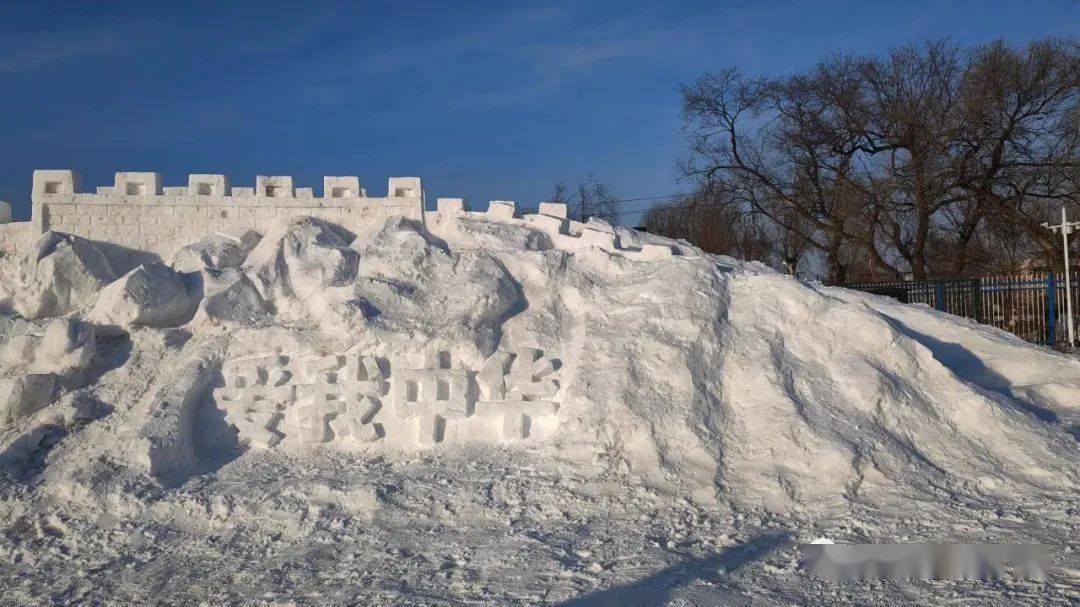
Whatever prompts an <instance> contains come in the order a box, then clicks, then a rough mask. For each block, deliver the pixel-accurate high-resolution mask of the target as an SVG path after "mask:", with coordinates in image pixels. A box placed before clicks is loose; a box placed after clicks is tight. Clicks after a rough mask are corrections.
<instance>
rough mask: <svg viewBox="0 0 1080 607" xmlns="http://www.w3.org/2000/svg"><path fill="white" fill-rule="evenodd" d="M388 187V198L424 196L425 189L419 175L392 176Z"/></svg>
mask: <svg viewBox="0 0 1080 607" xmlns="http://www.w3.org/2000/svg"><path fill="white" fill-rule="evenodd" d="M386 188H387V189H386V191H387V197H388V198H423V197H424V189H423V187H422V186H421V184H420V178H419V177H391V178H390V179H389V180H388V183H387V186H386Z"/></svg>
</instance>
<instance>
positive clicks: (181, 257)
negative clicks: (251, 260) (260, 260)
mask: <svg viewBox="0 0 1080 607" xmlns="http://www.w3.org/2000/svg"><path fill="white" fill-rule="evenodd" d="M258 242H259V235H258V234H256V233H255V232H251V231H248V232H245V233H244V234H243V235H241V236H239V237H236V236H232V235H229V234H216V233H215V234H210V235H208V236H205V237H203V238H201V239H199V240H198V241H197V242H193V243H191V244H189V245H187V246H186V247H183V248H182V249H180V250H179V251H177V252H176V255H174V256H173V261H172V267H173V269H174V270H176V271H177V272H188V273H190V272H198V271H200V270H206V269H209V270H224V269H226V268H238V267H240V266H241V265H243V263H244V258H246V257H247V254H248V253H249V252H250V251H251V249H253V248H254V247H255V245H256V244H258Z"/></svg>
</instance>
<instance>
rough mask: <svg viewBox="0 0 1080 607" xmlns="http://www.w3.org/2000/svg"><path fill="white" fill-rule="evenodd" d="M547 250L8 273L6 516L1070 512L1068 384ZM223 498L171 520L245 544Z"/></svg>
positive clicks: (733, 282) (437, 247)
mask: <svg viewBox="0 0 1080 607" xmlns="http://www.w3.org/2000/svg"><path fill="white" fill-rule="evenodd" d="M574 226H575V224H571V234H569V235H567V234H561V235H555V236H553V235H552V234H551V233H550V232H548V231H545V230H543V229H537V227H536V226H535V225H533V223H532V222H530V221H526V220H521V219H513V218H507V219H505V220H502V221H494V220H492V219H489V218H487V217H484V216H483V215H482V214H467V213H460V214H458V215H457V216H453V217H445V216H439V217H437V218H432V219H431V220H430V221H429V222H428V224H427V226H421V225H419V224H417V223H413V222H410V221H406V220H402V219H393V220H390V221H388V222H387V223H386V225H385V226H383V227H382V229H381V230H378V231H375V232H373V233H370V234H362V235H355V234H349V233H346V232H344V231H343V230H341V229H340V228H338V227H337V226H334V225H330V224H327V223H324V222H322V221H319V220H316V219H311V218H302V219H298V220H294V221H292V222H290V223H288V224H286V225H282V226H281V227H280V228H279V229H278V230H276V231H273V232H270V233H267V234H263V235H258V234H253V233H248V234H244V235H221V234H211V235H207V237H206V238H205V239H203V240H201V241H199V242H196V243H192V245H190V246H189V247H188V248H187V249H185V250H183V251H181V252H180V254H178V255H177V257H176V259H175V260H160V261H159V262H149V263H141V264H139V265H134V264H133V263H132V262H130V260H129V259H127V258H120V257H112V256H111V255H112V254H107V253H106V252H103V250H104V249H105V247H101V246H98V245H97V244H95V243H91V242H88V241H85V240H83V239H81V238H78V237H74V236H70V235H66V234H53V233H49V234H46V235H44V236H41V237H40V238H39V239H38V240H37V242H36V243H21V244H19V246H9V247H8V250H7V251H6V252H5V254H4V255H3V257H0V310H2V311H3V314H2V315H0V355H2V358H0V360H2V362H0V365H2V366H0V392H2V393H0V407H2V409H0V422H2V423H3V424H4V426H3V429H2V430H0V463H2V465H3V474H4V476H5V482H4V484H3V494H4V500H5V502H4V503H5V504H7V505H6V508H7V509H8V515H9V516H10V517H12V518H14V517H17V516H18V513H19V512H25V511H28V510H33V509H35V508H38V506H36V505H35V504H48V505H49V507H50V508H61V509H62V510H63V511H64V512H65V513H66V514H67V515H69V516H82V514H80V513H83V514H85V517H87V518H88V519H93V518H95V517H99V516H101V515H102V514H103V513H108V515H109V516H110V517H117V518H119V519H135V518H138V517H140V516H144V515H145V514H146V513H148V512H155V509H156V508H158V510H156V512H158V513H159V514H160V513H161V512H164V511H166V510H167V509H165V510H162V509H161V508H164V506H161V507H160V508H159V506H158V504H169V503H173V502H170V500H174V499H175V496H176V495H178V493H177V492H184V491H186V490H188V488H191V487H193V486H196V485H198V486H205V483H207V482H212V481H213V479H214V478H215V477H219V478H222V479H225V478H229V479H231V480H230V481H229V483H231V484H230V485H228V486H229V487H231V486H234V485H235V483H246V484H250V485H252V486H258V485H259V483H263V482H273V483H278V484H280V483H281V482H286V481H284V480H282V479H286V480H287V479H295V483H296V484H295V486H294V487H293V490H295V491H297V492H299V494H301V495H307V496H308V497H310V498H311V499H315V498H314V497H311V496H312V495H316V494H317V495H318V499H319V500H321V501H327V502H330V503H335V504H338V505H339V506H341V507H343V508H346V510H347V511H348V509H350V508H351V509H360V510H364V509H365V508H367V507H368V506H365V505H364V504H367V502H369V501H372V500H375V501H377V498H376V497H375V496H373V495H372V494H370V493H369V492H366V490H364V491H360V492H359V493H356V492H351V491H352V490H351V489H327V487H326V485H325V482H326V479H325V475H323V476H321V477H320V479H321V480H320V481H319V483H314V484H306V481H304V480H303V478H304V477H303V475H304V469H302V468H298V469H296V470H284V469H281V468H280V463H281V462H285V463H288V462H296V461H307V462H312V461H315V462H318V461H325V462H331V461H339V460H340V458H346V460H347V461H349V462H354V464H348V465H345V466H346V467H347V466H349V465H365V464H363V462H368V463H372V462H390V463H389V464H388V465H391V466H394V465H402V466H406V465H408V462H415V461H420V460H423V461H428V460H427V459H426V458H430V457H439V458H443V457H446V458H454V459H455V460H456V461H457V460H460V459H461V458H463V457H464V458H466V459H468V458H474V457H475V458H480V459H481V460H484V459H485V458H494V459H490V460H485V461H487V462H488V463H487V464H478V465H487V466H490V465H492V463H491V462H497V461H502V460H503V459H504V458H505V457H508V456H506V455H505V454H506V453H508V452H509V453H515V454H520V455H521V457H527V458H538V459H540V460H543V461H548V462H551V463H552V465H556V466H565V467H566V468H565V469H567V470H576V471H577V472H576V473H575V474H579V475H586V476H587V475H595V476H596V477H597V478H598V479H602V478H605V477H608V476H611V475H615V476H618V477H619V478H636V479H639V482H640V483H642V485H643V486H645V487H648V488H649V490H650V491H653V492H656V493H657V494H658V495H665V496H671V497H672V498H675V499H682V498H685V500H687V503H692V504H696V505H698V507H703V508H721V507H722V508H734V509H736V510H738V509H748V510H753V511H760V512H767V513H772V514H778V515H785V516H786V515H791V516H808V517H819V516H841V515H843V513H845V512H849V510H850V508H852V507H853V504H887V503H890V500H892V499H894V498H896V497H897V496H916V497H919V498H921V499H925V500H928V501H949V500H952V501H956V500H960V501H966V502H968V503H975V502H987V503H993V502H994V500H998V499H1006V498H1009V497H1010V496H1025V499H1030V500H1036V501H1037V500H1039V499H1040V498H1041V497H1042V496H1045V497H1046V499H1055V496H1057V498H1058V499H1059V498H1060V496H1063V495H1065V496H1068V495H1074V496H1075V495H1076V493H1077V489H1078V486H1080V474H1078V470H1077V467H1076V461H1077V456H1078V455H1080V450H1078V444H1077V438H1076V435H1077V434H1078V430H1077V426H1076V423H1077V420H1078V419H1080V417H1078V415H1077V410H1078V407H1080V361H1078V360H1077V359H1074V358H1070V357H1066V356H1064V355H1060V354H1057V353H1054V352H1051V351H1049V350H1046V349H1043V348H1039V347H1036V346H1033V345H1030V344H1027V343H1024V342H1022V341H1021V340H1019V339H1017V338H1015V337H1013V336H1011V335H1008V334H1005V333H1003V332H1001V331H998V330H996V329H993V328H988V327H985V326H979V325H976V324H974V323H971V322H969V321H966V320H962V319H958V318H955V317H952V316H948V315H944V314H941V313H938V312H936V311H933V310H930V309H927V308H925V307H919V306H909V305H901V304H898V303H896V302H894V301H892V300H888V299H884V298H879V297H874V296H869V295H865V294H861V293H855V292H851V291H847V290H844V289H835V288H825V287H822V286H820V285H816V284H811V283H806V282H803V281H800V280H797V279H795V278H792V277H790V276H786V275H781V274H778V273H776V272H774V271H772V270H771V269H769V268H767V267H764V266H762V265H760V264H756V263H746V262H741V261H737V260H734V259H730V258H726V257H718V256H712V255H706V254H703V253H702V252H701V251H700V250H697V249H695V248H694V247H692V246H689V245H687V244H686V243H676V242H673V241H669V240H666V239H662V238H659V237H655V236H651V235H646V234H643V233H638V232H635V231H632V230H625V229H621V228H611V227H609V226H605V225H601V224H594V225H593V226H592V228H593V232H603V233H614V237H615V239H616V240H617V241H618V242H619V247H618V248H613V247H611V246H607V245H603V244H597V245H596V246H591V245H588V244H585V245H582V246H575V247H567V246H565V242H566V239H567V238H568V237H570V236H575V234H574V233H573V232H574V231H575V230H577V231H578V232H579V233H580V230H581V224H576V226H577V227H574ZM609 244H610V243H609ZM645 245H653V246H652V247H649V251H651V253H650V254H644V252H643V251H642V249H643V247H645ZM657 251H670V253H671V254H670V255H668V254H664V255H657V254H655V253H656V252H657ZM132 266H133V267H132ZM513 457H517V456H513ZM270 462H274V464H273V466H271V468H273V469H276V470H278V471H279V474H280V477H281V478H279V479H275V480H272V481H271V480H269V479H267V478H266V476H265V475H266V474H267V472H266V469H265V467H263V468H260V466H263V465H264V464H265V465H266V466H270ZM357 462H359V464H356V463H357ZM308 465H311V464H305V465H304V466H308ZM311 468H312V470H315V469H321V468H320V466H319V465H318V464H313V465H311ZM247 470H262V471H261V472H259V473H258V475H254V476H250V477H246V476H244V474H245V472H244V471H247ZM253 474H254V473H253ZM313 474H314V472H313ZM320 474H322V473H321V472H320ZM222 482H224V481H222ZM521 482H523V483H526V484H527V482H528V481H527V477H526V478H525V479H524V480H522V481H521ZM537 482H540V481H539V480H538V481H537ZM538 490H539V489H538ZM525 491H526V492H527V491H528V489H527V487H526V489H525ZM224 492H226V488H225V486H224V485H222V488H220V489H210V490H209V492H208V493H205V494H201V495H202V497H200V498H199V499H201V500H204V503H203V504H202V505H201V506H198V507H195V508H188V511H187V512H186V513H185V514H184V516H187V517H194V518H193V520H202V521H203V522H202V523H198V524H200V525H202V524H205V525H210V526H213V525H214V524H216V523H213V521H214V520H218V519H220V517H221V516H228V517H233V516H235V517H237V518H238V519H243V520H244V521H245V524H252V525H260V524H263V522H265V524H271V523H272V522H273V521H270V520H269V519H265V520H264V519H263V518H261V517H260V516H257V515H255V514H251V513H254V512H257V511H258V507H257V504H255V503H254V502H260V501H261V500H263V499H265V498H264V497H251V498H250V499H252V500H253V504H248V505H247V506H244V505H242V504H240V503H239V502H238V501H237V500H241V498H239V497H235V496H233V497H230V501H229V503H230V504H232V505H231V506H227V505H224V502H221V501H220V498H219V497H215V495H216V493H221V494H222V495H223V494H224ZM202 508H204V509H205V512H202V513H200V512H199V510H200V509H202ZM245 508H247V510H245ZM244 511H246V512H248V513H249V516H246V517H245V516H244V515H243V514H241V513H242V512H244ZM170 512H171V510H170ZM229 512H232V514H227V513H229ZM169 516H179V515H178V514H176V513H175V512H174V513H173V514H170V515H169ZM191 524H196V523H191Z"/></svg>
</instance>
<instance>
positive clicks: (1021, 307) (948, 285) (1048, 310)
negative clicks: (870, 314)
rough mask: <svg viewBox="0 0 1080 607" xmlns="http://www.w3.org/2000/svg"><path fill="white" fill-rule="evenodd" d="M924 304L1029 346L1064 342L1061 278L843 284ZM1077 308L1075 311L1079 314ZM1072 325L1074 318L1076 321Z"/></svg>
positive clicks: (1074, 283) (1061, 275)
mask: <svg viewBox="0 0 1080 607" xmlns="http://www.w3.org/2000/svg"><path fill="white" fill-rule="evenodd" d="M1077 278H1078V276H1077V275H1075V274H1074V275H1073V276H1072V277H1070V281H1071V283H1072V291H1073V305H1074V306H1076V305H1077V304H1078V303H1080V299H1077V296H1078V295H1080V287H1078V285H1077ZM843 286H844V287H847V288H849V289H857V290H859V291H865V292H867V293H875V294H878V295H888V296H890V297H895V298H896V299H898V300H900V301H902V302H905V303H922V304H926V305H928V306H931V307H934V308H937V309H938V310H942V311H945V312H948V313H950V314H956V315H957V316H963V317H965V318H972V319H974V320H976V321H978V322H981V323H984V324H988V325H993V326H995V327H998V328H999V329H1004V330H1006V331H1009V332H1011V333H1014V334H1016V335H1017V336H1019V337H1021V338H1023V339H1025V340H1027V341H1031V342H1035V343H1040V344H1045V345H1049V346H1055V345H1060V344H1065V343H1066V341H1067V340H1068V333H1067V331H1068V329H1067V328H1066V324H1065V322H1066V321H1065V274H1064V273H1056V274H1053V273H1044V274H1024V275H1019V276H991V277H982V278H961V279H950V280H931V281H895V282H855V283H847V284H845V285H843ZM1078 311H1080V310H1075V309H1074V310H1073V312H1074V313H1075V312H1078ZM1074 322H1075V320H1074Z"/></svg>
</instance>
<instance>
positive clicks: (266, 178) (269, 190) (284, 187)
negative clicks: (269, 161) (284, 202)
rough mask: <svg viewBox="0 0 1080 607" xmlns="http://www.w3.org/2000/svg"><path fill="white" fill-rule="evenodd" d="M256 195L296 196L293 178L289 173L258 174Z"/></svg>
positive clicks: (272, 196)
mask: <svg viewBox="0 0 1080 607" xmlns="http://www.w3.org/2000/svg"><path fill="white" fill-rule="evenodd" d="M255 195H256V196H259V197H263V198H295V197H296V190H295V189H293V179H292V177H290V176H288V175H257V176H256V177H255Z"/></svg>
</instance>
